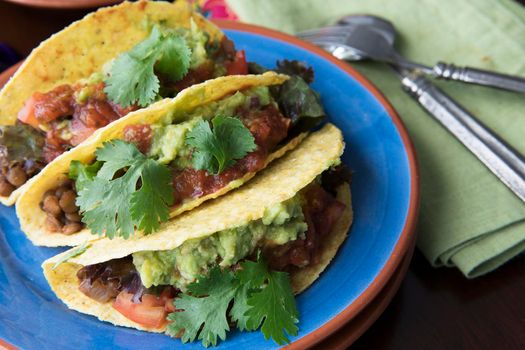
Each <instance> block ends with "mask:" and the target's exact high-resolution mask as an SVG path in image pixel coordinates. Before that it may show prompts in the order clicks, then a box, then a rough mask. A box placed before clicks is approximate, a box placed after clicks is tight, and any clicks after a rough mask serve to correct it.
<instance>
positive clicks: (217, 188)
mask: <svg viewBox="0 0 525 350" xmlns="http://www.w3.org/2000/svg"><path fill="white" fill-rule="evenodd" d="M290 81H295V79H292V78H288V76H286V75H282V74H277V73H275V72H266V73H264V74H262V75H243V76H227V77H220V78H216V79H213V80H209V81H207V82H204V83H201V84H197V85H193V86H192V87H190V88H187V89H185V90H184V91H183V92H181V93H179V94H178V95H177V97H175V98H174V99H165V100H162V101H159V102H157V103H155V104H153V105H152V106H150V107H148V108H145V109H142V110H139V111H135V112H132V113H130V114H129V115H128V116H126V117H125V118H121V119H119V120H117V121H115V122H113V123H112V124H111V125H108V126H107V127H105V128H102V129H99V130H98V131H97V132H95V133H94V134H93V135H92V136H91V137H90V138H89V139H88V140H86V141H84V142H83V143H82V144H80V145H79V146H77V147H76V148H75V149H74V150H72V151H70V152H66V153H64V154H62V155H61V156H59V157H58V158H56V159H55V160H54V161H53V162H52V163H50V164H49V165H48V166H47V167H45V168H44V169H43V170H42V171H41V172H40V173H39V174H38V175H37V176H35V177H34V178H33V179H32V180H31V181H30V182H28V184H27V185H26V189H25V191H24V192H23V193H22V195H21V196H20V198H19V200H18V203H17V215H18V217H19V219H20V226H21V228H22V230H23V231H24V232H25V233H26V234H27V236H28V237H29V239H30V240H31V241H32V242H33V243H34V244H36V245H45V246H60V245H70V246H74V245H78V244H80V243H82V242H84V241H86V240H90V239H94V238H96V236H93V234H95V235H100V236H106V237H109V238H113V237H115V236H129V235H132V234H135V231H141V232H143V233H146V234H147V233H151V232H153V231H155V230H157V229H158V227H159V223H160V222H162V221H165V220H168V219H169V218H170V217H174V216H176V215H179V214H180V213H182V212H184V211H187V210H190V209H193V208H195V207H197V206H198V205H200V204H201V203H203V202H204V201H206V200H208V199H212V198H216V197H218V196H221V195H223V194H224V193H226V192H228V191H230V190H232V189H234V188H237V187H239V186H240V185H242V184H243V183H245V182H246V181H247V180H249V179H250V178H251V177H253V176H254V175H255V173H256V172H258V171H260V170H262V169H263V168H265V167H266V166H267V165H268V164H269V163H270V162H271V161H272V160H274V159H276V158H279V157H281V156H283V155H284V154H285V152H287V151H289V150H291V149H293V148H295V147H296V146H297V145H298V144H299V143H300V142H301V140H302V139H303V138H304V137H305V135H306V133H305V132H303V130H304V129H307V128H308V127H310V126H311V123H312V120H314V119H315V120H322V117H319V118H311V117H305V118H303V116H298V115H295V117H290V116H288V113H287V111H283V108H282V107H281V106H282V104H280V103H277V99H280V98H281V97H280V96H281V95H282V94H291V95H292V96H293V97H294V98H295V97H297V95H296V94H295V93H293V91H295V90H294V86H295V85H294V86H289V84H288V82H290ZM304 84H305V85H306V83H304ZM306 88H308V89H309V87H308V85H306ZM291 92H292V93H291ZM304 103H306V101H305V99H300V100H298V101H297V102H296V105H304ZM314 106H315V107H316V108H317V109H320V110H321V111H322V107H320V105H319V101H318V100H315V101H313V102H312V101H311V103H310V104H309V107H308V108H311V109H312V108H313V107H314ZM311 114H312V113H310V115H311ZM322 114H323V113H320V114H319V116H322ZM305 123H306V124H305Z"/></svg>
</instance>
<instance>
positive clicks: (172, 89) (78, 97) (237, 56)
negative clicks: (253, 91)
mask: <svg viewBox="0 0 525 350" xmlns="http://www.w3.org/2000/svg"><path fill="white" fill-rule="evenodd" d="M207 50H208V52H207V57H205V59H204V60H202V63H200V64H199V65H198V66H196V67H194V68H191V69H190V70H189V71H188V73H187V74H186V75H185V76H184V77H183V78H182V79H181V80H179V81H172V80H170V79H169V78H168V77H166V76H163V75H162V74H158V75H159V80H160V84H161V89H160V95H161V97H173V96H175V95H176V94H177V93H179V92H180V91H181V90H183V89H185V88H186V87H189V86H191V85H193V84H196V83H200V82H203V81H205V80H208V79H211V78H214V77H217V76H222V75H231V74H247V73H248V68H247V67H248V66H247V63H246V60H245V56H244V52H242V51H239V52H236V51H235V47H234V45H233V43H232V42H231V41H230V40H229V39H227V38H226V37H224V38H223V39H222V40H221V41H220V43H219V44H218V45H216V47H212V46H209V47H207ZM200 59H202V58H200ZM102 80H103V74H101V73H95V74H93V76H92V77H90V79H87V80H86V81H83V82H79V83H76V84H63V85H59V86H57V87H55V88H54V89H52V90H50V91H47V92H35V93H34V94H33V95H32V96H31V97H30V98H29V99H28V100H27V101H26V102H25V104H24V106H23V108H22V109H21V110H20V111H19V113H18V125H22V126H25V127H27V128H33V129H34V130H35V131H36V134H35V133H33V134H32V136H31V137H32V138H33V139H39V140H41V141H40V142H41V143H42V150H43V152H42V154H41V155H40V157H39V158H38V159H32V161H33V162H37V163H38V164H39V167H38V168H37V169H36V171H35V170H34V168H32V169H29V170H30V171H25V169H26V167H23V166H22V167H20V163H21V162H22V161H24V160H25V158H28V157H24V159H20V161H18V162H13V161H11V162H9V164H8V165H6V166H5V169H3V170H2V172H0V195H2V196H9V195H10V194H11V192H12V191H14V190H15V189H16V188H18V187H20V186H21V185H22V184H24V183H25V182H26V181H27V179H28V178H30V177H31V176H33V175H34V174H35V173H36V172H38V171H39V170H40V169H41V168H42V167H43V165H45V164H46V163H49V162H51V161H52V160H53V159H55V158H56V157H58V156H59V155H60V154H62V153H64V152H65V151H67V150H69V149H71V148H72V147H74V146H76V145H78V144H80V143H81V142H82V141H84V140H85V139H86V138H88V137H89V136H90V135H91V134H93V133H94V132H95V131H96V130H97V129H99V128H101V127H104V126H106V125H108V124H109V123H111V122H113V121H115V120H117V119H119V118H121V117H123V116H125V115H126V114H128V113H129V112H131V111H134V110H136V109H138V106H137V105H131V106H129V107H126V108H124V107H122V106H120V105H119V104H117V103H115V102H113V101H111V100H110V99H109V98H108V96H107V94H106V93H105V91H104V88H105V83H104V82H103V81H102ZM5 128H10V127H9V126H8V127H4V129H5ZM5 158H6V157H5V155H4V154H3V153H1V152H0V163H7V162H6V161H5ZM11 167H16V170H15V172H13V174H14V173H17V174H18V173H20V172H21V171H25V174H24V175H23V176H17V177H16V181H10V179H11V178H13V177H12V176H7V174H8V173H9V169H10V168H11Z"/></svg>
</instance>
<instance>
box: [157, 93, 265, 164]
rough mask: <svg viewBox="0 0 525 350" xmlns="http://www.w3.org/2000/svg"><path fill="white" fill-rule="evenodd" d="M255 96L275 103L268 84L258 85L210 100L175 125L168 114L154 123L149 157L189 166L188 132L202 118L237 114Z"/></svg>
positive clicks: (208, 118) (263, 101) (263, 102)
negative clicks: (186, 140) (220, 98)
mask: <svg viewBox="0 0 525 350" xmlns="http://www.w3.org/2000/svg"><path fill="white" fill-rule="evenodd" d="M252 97H257V98H258V100H259V104H260V106H266V105H268V104H270V103H272V102H273V100H272V98H271V96H270V91H269V88H268V87H267V86H258V87H254V88H250V89H247V90H244V91H237V92H236V93H235V94H233V95H231V96H228V97H226V98H223V99H222V100H219V101H214V102H211V103H208V104H207V105H205V106H200V107H198V108H196V109H195V110H194V111H192V112H191V113H189V114H187V115H185V116H184V120H185V121H183V122H181V123H177V124H172V122H173V120H172V116H167V117H166V118H164V120H162V121H161V122H159V123H155V124H152V125H151V128H152V130H153V139H152V143H151V148H150V150H149V152H148V156H150V157H154V158H156V159H157V160H158V161H159V162H160V163H163V164H167V163H170V162H172V161H174V164H175V165H176V166H178V167H179V168H187V167H188V166H189V162H190V160H189V157H188V155H189V152H190V149H189V148H188V146H187V145H186V143H185V139H186V134H187V133H188V132H189V131H191V130H192V129H193V127H194V126H195V125H196V124H197V123H198V122H199V121H200V120H202V119H204V120H210V119H212V118H213V117H215V116H217V115H223V116H228V117H229V116H234V115H235V111H236V110H237V109H238V108H239V107H243V106H245V107H246V108H248V107H250V103H251V102H250V101H251V98H252Z"/></svg>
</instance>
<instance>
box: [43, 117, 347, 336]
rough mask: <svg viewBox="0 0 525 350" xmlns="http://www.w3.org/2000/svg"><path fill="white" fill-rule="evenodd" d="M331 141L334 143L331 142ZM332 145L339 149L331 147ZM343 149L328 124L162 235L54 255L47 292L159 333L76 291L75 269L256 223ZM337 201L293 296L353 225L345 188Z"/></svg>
mask: <svg viewBox="0 0 525 350" xmlns="http://www.w3.org/2000/svg"><path fill="white" fill-rule="evenodd" d="M334 137H335V138H336V139H337V142H334ZM321 142H324V144H323V143H321ZM335 143H339V145H338V146H335V145H333V144H335ZM330 145H333V146H335V147H330ZM342 147H343V144H342V139H341V136H340V134H338V130H337V129H336V128H335V127H333V126H331V125H328V126H326V127H325V128H324V129H322V130H321V131H320V132H319V133H317V134H316V133H314V134H312V135H310V136H309V137H308V138H307V139H306V140H305V141H304V142H303V143H301V145H300V146H299V147H298V148H297V149H295V150H294V151H291V152H289V153H288V154H287V155H286V156H284V157H283V158H281V159H279V160H277V161H276V162H275V163H273V164H272V165H271V166H270V167H268V169H266V170H265V171H263V172H262V173H261V174H260V175H259V176H257V177H256V178H255V179H254V180H253V181H252V182H250V183H248V184H247V185H245V186H243V187H242V188H241V189H239V190H237V191H235V192H233V193H231V194H229V195H228V196H224V197H221V198H219V199H217V200H215V201H213V202H208V203H206V204H204V205H202V206H200V207H199V208H197V209H195V210H193V211H190V212H187V213H185V214H183V215H182V216H180V217H179V218H177V219H176V220H172V221H170V222H168V223H166V224H164V225H163V227H162V229H161V231H159V232H157V233H156V234H154V235H149V236H145V237H142V238H139V237H133V238H132V239H129V240H123V239H120V238H117V239H114V240H107V239H102V240H98V241H93V242H91V246H89V248H88V249H87V250H86V252H85V253H83V254H81V255H79V256H77V257H74V258H71V259H70V260H69V261H67V262H64V263H62V264H60V265H58V267H56V269H55V270H53V266H54V265H55V263H56V262H57V261H59V260H60V259H61V257H62V256H63V255H64V254H67V253H68V252H69V251H66V252H64V253H62V254H59V255H57V256H55V257H52V258H50V259H48V260H46V261H44V263H43V264H42V268H43V270H44V275H45V277H46V279H47V281H48V282H49V285H50V286H51V289H52V290H53V291H54V292H55V294H56V295H57V296H58V298H59V299H61V300H62V301H63V302H64V303H65V304H66V305H67V306H68V307H69V308H70V309H73V310H76V311H80V312H82V313H86V314H89V315H93V316H95V317H97V318H99V319H100V320H102V321H106V322H110V323H113V324H115V325H118V326H125V327H132V328H137V329H141V330H148V331H151V332H162V331H163V329H148V328H145V327H143V326H141V325H140V324H137V323H135V322H133V321H131V320H129V319H127V318H125V317H124V316H122V315H121V314H120V313H119V312H117V311H116V310H115V309H114V308H113V307H112V306H111V302H108V303H99V302H97V301H95V300H93V299H91V298H89V297H87V296H86V295H84V294H83V293H82V292H80V290H79V289H78V286H79V282H78V279H77V277H76V273H77V271H78V270H79V269H80V268H82V267H83V266H86V265H91V264H96V263H100V262H104V261H108V260H111V259H117V258H122V257H125V256H128V255H130V254H132V253H135V252H138V251H143V250H168V249H174V248H176V247H178V246H179V245H180V244H182V243H184V242H185V241H186V240H188V239H192V238H198V237H206V236H209V235H211V234H213V233H215V232H218V231H221V230H224V229H228V228H233V227H236V226H240V225H244V224H246V223H248V222H249V221H252V220H258V219H260V218H261V217H262V216H263V213H264V209H265V208H267V207H269V206H271V205H273V204H276V203H279V202H282V201H284V200H287V199H289V198H291V197H293V196H294V195H295V194H296V193H297V192H298V191H299V190H301V189H302V188H304V187H305V186H307V185H308V184H309V183H311V182H312V181H313V180H314V179H315V177H316V176H317V175H319V174H320V173H322V172H323V171H324V170H326V169H327V168H329V167H330V166H331V164H332V163H333V162H334V160H336V159H338V158H339V155H340V153H341V152H342ZM308 155H310V156H311V157H308ZM324 156H326V157H324ZM305 163H306V165H305ZM312 168H313V169H315V170H312ZM337 197H338V199H339V200H340V201H342V202H343V203H344V204H345V205H346V209H345V211H344V214H343V216H342V217H341V219H340V220H339V221H338V222H337V224H336V225H335V227H334V229H333V231H332V233H331V234H330V235H329V236H328V237H327V238H326V240H325V242H324V243H323V245H322V247H321V250H322V252H321V255H320V259H319V262H318V263H317V264H315V265H312V266H309V267H307V268H305V269H303V270H299V271H297V272H295V273H294V274H293V275H292V286H293V289H294V292H296V293H300V292H301V291H303V290H304V289H306V288H307V287H308V286H309V285H311V284H312V283H313V282H314V281H315V280H316V279H317V278H318V277H319V275H320V274H321V272H322V271H323V270H324V269H325V268H326V266H327V265H328V264H329V262H330V261H331V260H332V258H333V257H334V256H335V254H336V253H337V250H338V248H339V247H340V245H341V244H342V243H343V241H344V239H345V238H346V235H347V232H348V229H349V227H350V225H351V223H352V207H351V198H350V188H349V186H348V184H344V185H342V186H340V187H339V188H338V195H337ZM73 249H74V248H73Z"/></svg>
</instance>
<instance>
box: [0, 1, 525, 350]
mask: <svg viewBox="0 0 525 350" xmlns="http://www.w3.org/2000/svg"><path fill="white" fill-rule="evenodd" d="M86 12H87V11H86V10H73V11H68V10H42V9H31V8H27V7H21V6H18V5H13V4H10V3H6V2H4V1H2V0H0V42H2V43H7V44H9V45H10V46H11V47H13V48H14V49H15V51H16V52H17V53H18V54H19V55H20V56H21V57H23V56H25V55H27V54H28V53H29V52H30V51H31V49H32V48H33V47H35V46H36V45H38V43H39V42H40V41H42V40H43V39H45V38H47V37H48V36H49V35H50V34H52V33H54V32H56V31H58V30H60V29H62V28H63V27H64V26H66V25H67V24H69V23H71V22H72V21H74V20H76V19H79V18H81V17H82V16H83V15H84V14H85V13H86ZM352 349H353V350H361V349H363V350H364V349H379V350H381V349H389V350H390V349H392V350H393V349H396V350H397V349H403V350H406V349H490V350H492V349H525V258H517V259H515V260H514V261H512V262H510V263H508V264H507V265H505V266H503V267H502V268H500V269H499V270H497V271H495V272H493V273H491V274H488V275H486V276H484V277H481V278H478V279H474V280H467V279H466V278H464V277H463V276H462V275H461V274H460V273H459V272H458V271H457V270H455V269H449V268H440V269H434V268H432V267H431V266H430V265H429V263H428V262H427V261H426V260H425V259H424V257H423V256H422V255H421V253H419V252H417V251H416V253H415V254H414V258H413V260H412V263H411V266H410V269H409V272H408V274H407V277H406V279H405V281H404V282H403V284H402V286H401V288H400V290H399V292H398V293H397V295H396V296H395V297H394V299H393V301H392V303H391V304H390V306H389V307H388V308H387V310H386V311H385V312H384V314H383V315H382V316H381V317H380V318H379V320H378V321H377V322H376V323H375V324H374V325H373V326H372V327H371V328H370V329H369V330H368V331H367V332H366V333H365V334H364V335H363V336H362V337H361V338H360V339H359V340H358V341H357V342H356V343H355V344H354V345H353V346H352Z"/></svg>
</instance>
